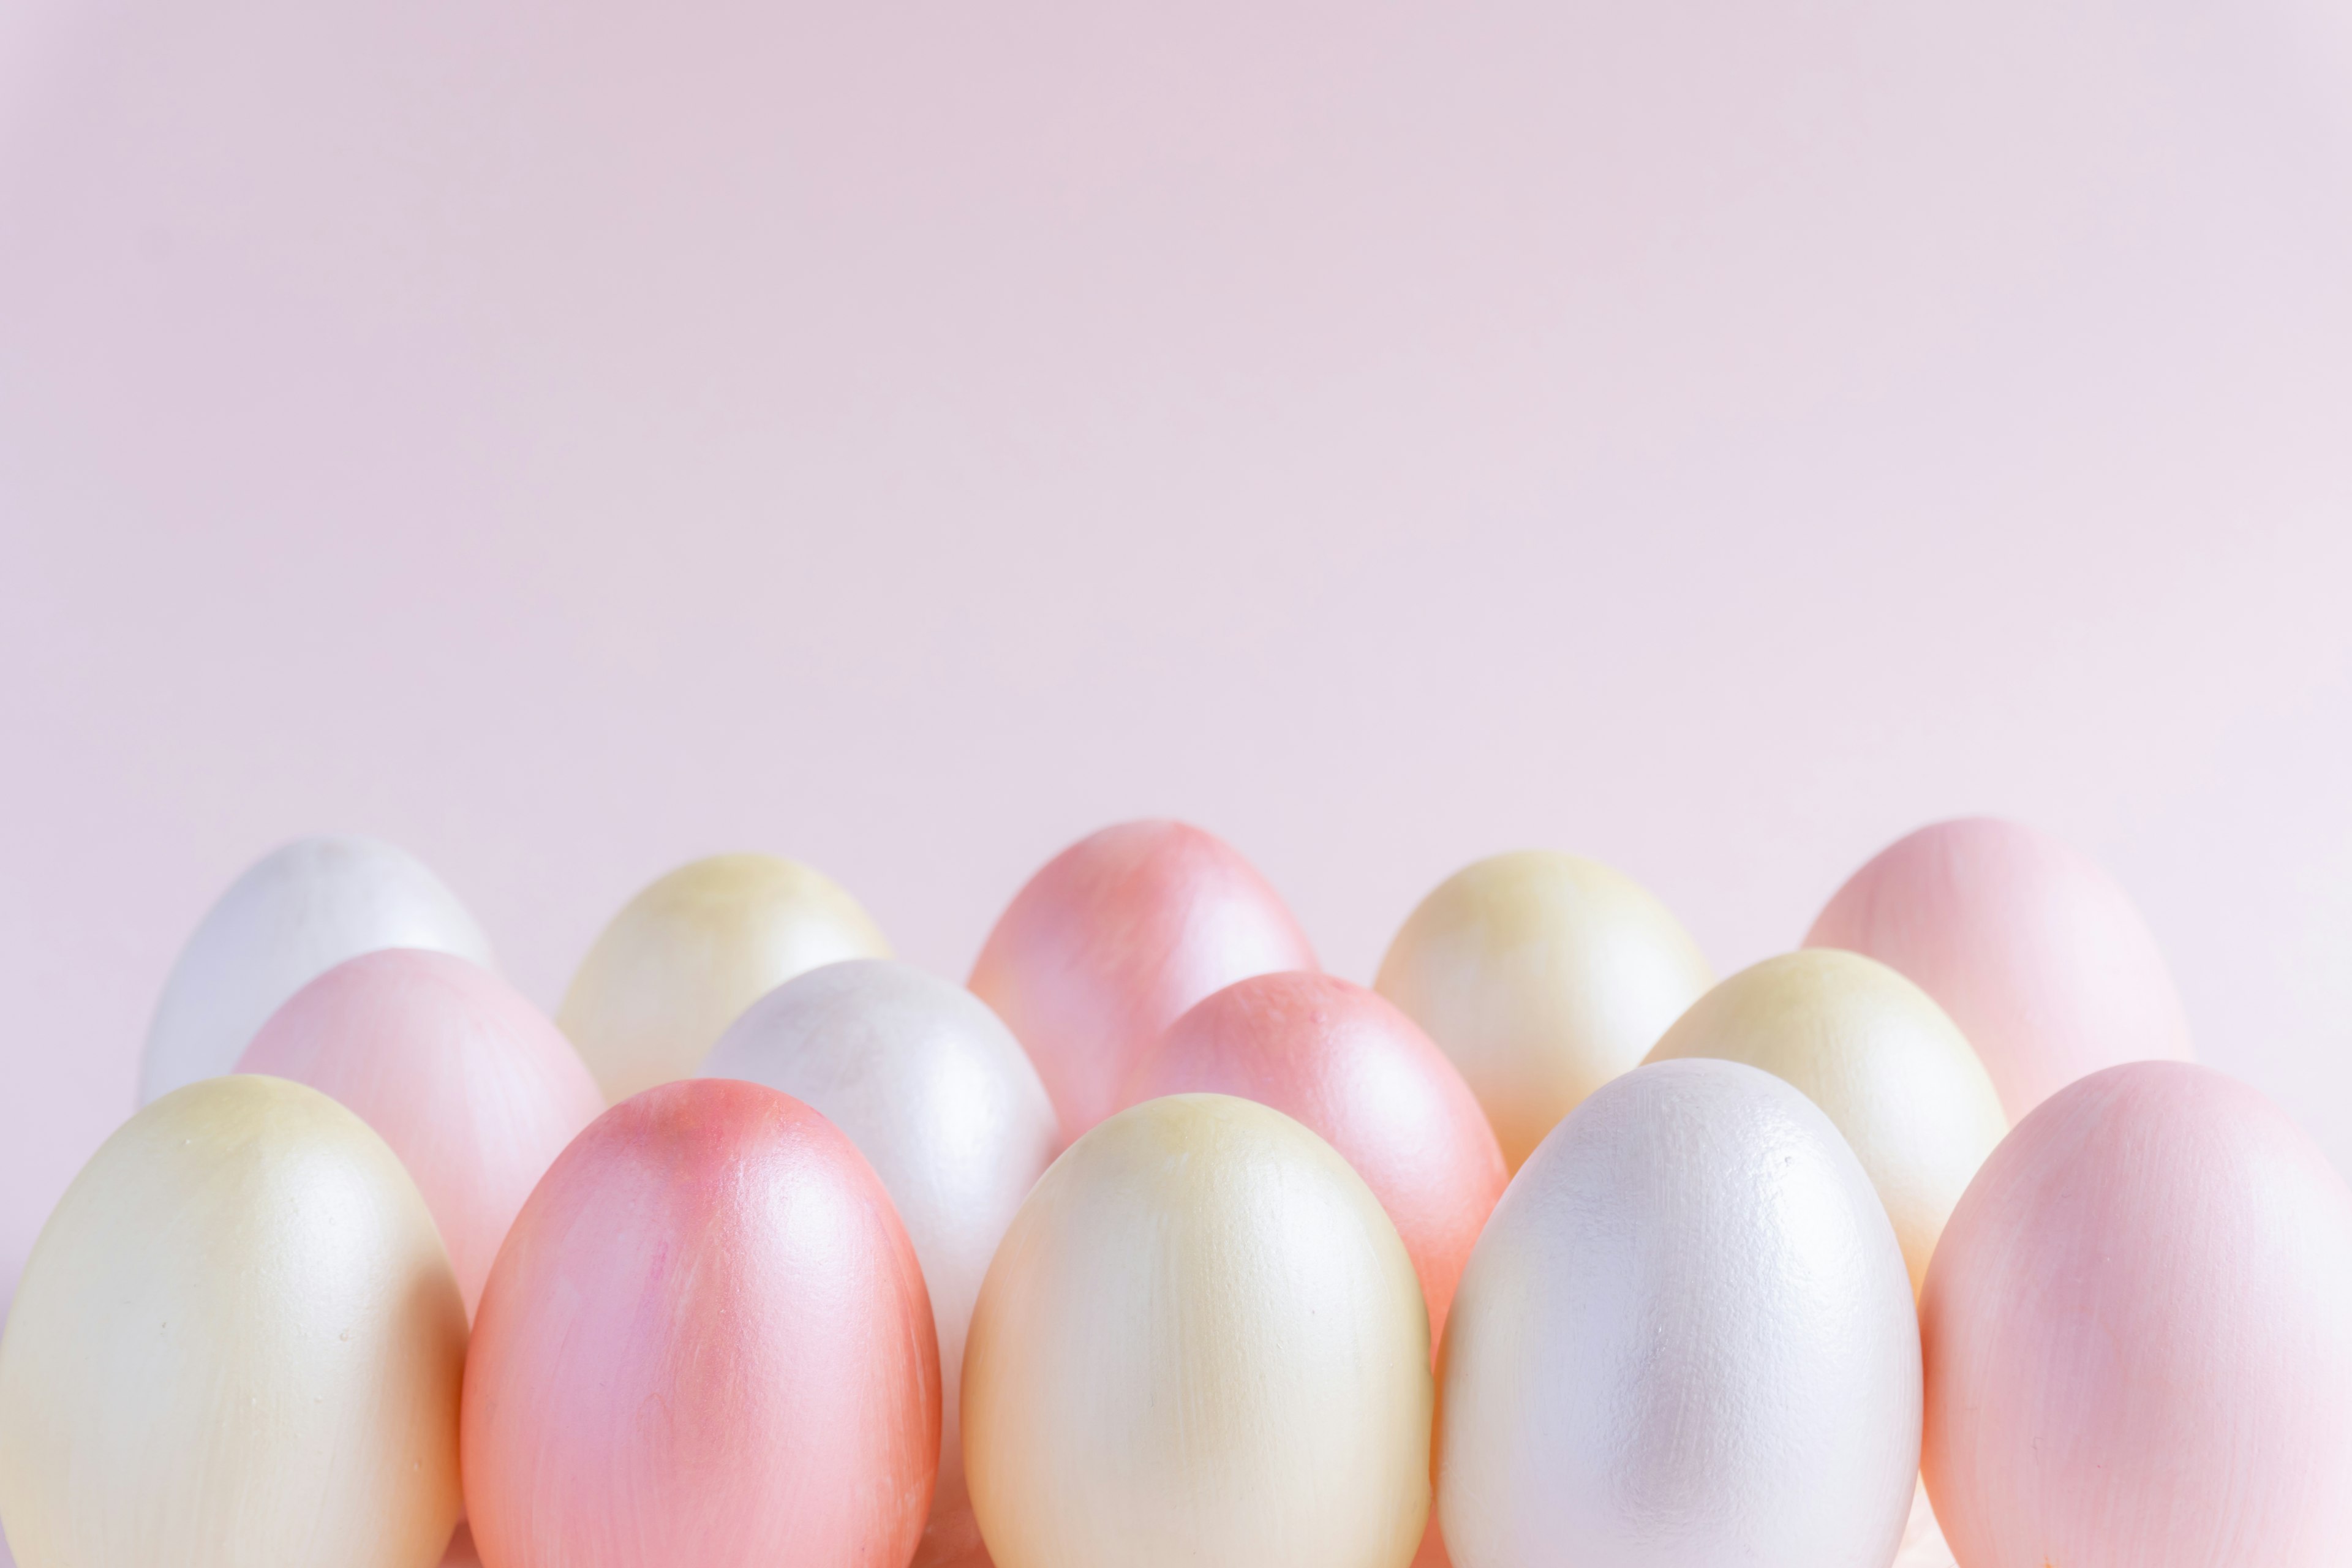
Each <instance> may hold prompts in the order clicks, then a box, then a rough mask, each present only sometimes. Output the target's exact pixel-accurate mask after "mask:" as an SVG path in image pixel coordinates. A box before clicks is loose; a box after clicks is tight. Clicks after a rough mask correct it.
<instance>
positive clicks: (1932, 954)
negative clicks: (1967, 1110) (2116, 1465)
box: [1805, 817, 2193, 1568]
mask: <svg viewBox="0 0 2352 1568" xmlns="http://www.w3.org/2000/svg"><path fill="white" fill-rule="evenodd" d="M1805 945H1806V946H1807V947H1836V948H1845V949H1849V950H1851V951H1853V952H1860V953H1865V954H1867V955H1868V956H1870V957H1872V958H1874V959H1877V960H1878V961H1879V962H1880V963H1885V964H1888V965H1890V966H1892V967H1893V968H1895V969H1897V970H1899V971H1901V972H1902V973H1904V974H1906V975H1908V976H1909V977H1910V978H1911V979H1912V980H1913V981H1915V982H1916V983H1917V984H1918V985H1919V987H1920V989H1922V990H1924V991H1926V992H1927V994H1928V995H1930V996H1932V997H1934V998H1935V999H1936V1002H1937V1005H1939V1006H1941V1007H1942V1008H1943V1009H1944V1011H1945V1012H1946V1013H1948V1014H1949V1015H1950V1016H1951V1019H1952V1022H1953V1023H1955V1024H1958V1026H1959V1027H1960V1033H1961V1034H1963V1035H1965V1036H1967V1037H1968V1040H1969V1045H1970V1046H1972V1047H1975V1050H1976V1053H1977V1056H1978V1057H1979V1058H1980V1059H1981V1060H1982V1061H1983V1062H1984V1065H1985V1070H1986V1071H1987V1072H1988V1073H1990V1074H1991V1076H1992V1082H1993V1088H1995V1089H1998V1090H1999V1091H2000V1102H2001V1106H2002V1109H2003V1110H2006V1111H2007V1112H2008V1113H2009V1119H2010V1120H2011V1121H2012V1122H2014V1121H2020V1120H2021V1119H2022V1118H2023V1117H2024V1115H2025V1113H2026V1112H2027V1111H2029V1110H2032V1109H2033V1108H2034V1107H2035V1106H2037V1105H2039V1104H2041V1103H2042V1100H2046V1099H2047V1098H2049V1097H2050V1096H2051V1095H2052V1094H2054V1093H2055V1092H2057V1091H2058V1090H2059V1089H2063V1088H2064V1087H2065V1086H2066V1085H2068V1084H2070V1083H2072V1082H2074V1080H2075V1079H2078V1078H2081V1077H2083V1076H2084V1074H2086V1073H2092V1072H2096V1071H2098V1070H2099V1069H2100V1068H2105V1067H2113V1066H2114V1065H2116V1063H2118V1062H2126V1061H2136V1060H2140V1059H2144V1058H2164V1059H2172V1060H2180V1061H2185V1060H2187V1059H2188V1058H2189V1057H2190V1056H2191V1055H2192V1054H2193V1053H2192V1052H2191V1050H2190V1048H2189V1021H2188V1016H2187V1015H2186V1014H2184V1013H2183V1012H2182V1010H2181V1006H2180V998H2179V994H2178V993H2176V992H2175V991H2174V990H2173V986H2172V977H2171V975H2170V974H2169V973H2168V972H2167V971H2166V968H2165V964H2164V955H2163V954H2162V953H2161V952H2159V951H2158V948H2157V945H2156V938H2155V937H2154V936H2153V935H2151V934H2150V933H2149V931H2148V929H2147V923H2146V922H2145V921H2142V920H2141V919H2140V916H2139V911H2138V910H2136V909H2134V908H2133V907H2132V903H2131V900H2129V899H2128V898H2126V896H2125V894H2124V891H2123V889H2121V888H2118V887H2117V886H2116V884H2115V882H2114V881H2113V880H2111V879H2109V878H2108V876H2107V875H2106V873H2105V872H2104V871H2102V870H2100V869H2099V868H2098V867H2097V866H2095V865H2094V864H2092V862H2091V861H2090V860H2088V859H2086V858H2084V857H2083V856H2081V855H2079V854H2077V853H2075V852H2074V850H2072V849H2070V848H2068V847H2066V846H2065V845H2063V844H2061V843H2059V842H2058V841H2057V840H2055V839H2053V838H2051V837H2046V836H2044V835H2042V834H2039V833H2036V832H2033V831H2032V829H2030V828H2025V827H2021V826H2018V825H2017V824H2015V823H2013V822H2000V821H1995V820H1993V819H1990V818H1986V817H1977V818H1971V819H1968V820H1963V821H1958V822H1940V823H1937V824H1936V825H1935V826H1931V827H1923V828H1921V829H1919V831H1917V832H1916V833H1914V834H1912V835H1910V836H1909V837H1906V838H1903V839H1900V840H1898V841H1897V842H1895V844H1894V845H1892V846H1890V847H1888V848H1886V849H1885V850H1883V851H1882V852H1880V854H1879V855H1878V856H1877V857H1876V858H1874V859H1873V860H1872V861H1871V862H1870V863H1869V864H1868V865H1866V866H1864V868H1862V869H1861V870H1859V871H1856V872H1855V873H1854V874H1853V877H1852V878H1851V879H1849V880H1848V881H1847V882H1846V884H1845V886H1843V888H1840V889H1838V890H1837V893H1836V895H1835V896H1834V897H1833V898H1832V899H1831V900H1830V901H1829V904H1828V907H1826V908H1825V909H1823V910H1822V912H1821V916H1820V918H1819V919H1817V920H1816V921H1813V929H1812V930H1811V931H1809V932H1807V933H1806V936H1805ZM2036 1568H2040V1565H2039V1564H2036Z"/></svg>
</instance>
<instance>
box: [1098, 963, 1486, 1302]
mask: <svg viewBox="0 0 2352 1568" xmlns="http://www.w3.org/2000/svg"><path fill="white" fill-rule="evenodd" d="M1195 1093H1211V1094H1231V1095H1238V1096H1240V1097H1241V1098H1243V1099H1244V1100H1256V1101H1257V1102H1258V1103H1259V1104H1261V1105H1270V1106H1272V1107H1273V1108H1274V1109H1275V1110H1279V1111H1281V1112H1282V1113H1283V1114H1284V1115H1286V1116H1287V1117H1289V1118H1291V1119H1292V1120H1293V1121H1297V1122H1299V1123H1301V1124H1302V1125H1304V1126H1305V1127H1306V1128H1307V1131H1310V1132H1313V1133H1315V1134H1316V1135H1318V1137H1320V1138H1321V1139H1322V1140H1323V1141H1324V1142H1327V1143H1328V1144H1330V1145H1331V1147H1332V1148H1334V1149H1337V1150H1338V1151H1339V1154H1340V1157H1341V1158H1343V1159H1345V1160H1346V1161H1347V1162H1348V1163H1349V1164H1350V1165H1353V1166H1354V1167H1355V1168H1356V1173H1357V1174H1358V1175H1360V1176H1361V1177H1363V1178H1364V1184H1365V1185H1366V1186H1368V1187H1370V1188H1371V1190H1372V1195H1373V1196H1374V1197H1376V1198H1378V1199H1379V1200H1380V1204H1381V1207H1382V1208H1383V1209H1386V1210H1387V1211H1388V1216H1389V1219H1390V1221H1391V1223H1393V1224H1394V1225H1395V1226H1396V1227H1397V1234H1398V1235H1399V1236H1401V1237H1403V1238H1404V1246H1405V1250H1406V1251H1407V1252H1408V1253H1410V1254H1411V1255H1412V1267H1413V1272H1414V1273H1415V1274H1417V1275H1418V1276H1419V1277H1420V1279H1421V1289H1422V1297H1423V1300H1424V1301H1426V1302H1427V1304H1428V1307H1429V1338H1430V1343H1431V1344H1432V1345H1435V1344H1437V1343H1438V1342H1440V1340H1441V1339H1442V1337H1443V1336H1444V1331H1445V1310H1446V1308H1447V1307H1448V1306H1450V1305H1452V1303H1453V1300H1454V1281H1456V1280H1457V1279H1460V1278H1461V1277H1462V1266H1463V1265H1464V1264H1465V1263H1466V1262H1468V1261H1469V1258H1470V1248H1471V1247H1472V1245H1473V1244H1475V1242H1476V1241H1477V1239H1478V1231H1479V1228H1480V1227H1481V1226H1484V1225H1485V1224H1486V1215H1488V1214H1489V1213H1490V1212H1492V1211H1493V1209H1494V1207H1495V1201H1496V1199H1497V1198H1499V1197H1501V1196H1502V1195H1503V1188H1504V1186H1505V1184H1507V1182H1508V1181H1509V1179H1510V1177H1509V1174H1508V1173H1507V1172H1506V1171H1505V1170H1504V1169H1503V1152H1502V1149H1501V1148H1500V1147H1499V1146H1498V1145H1497V1144H1496V1142H1495V1131H1494V1129H1493V1128H1491V1127H1489V1126H1488V1125H1487V1124H1486V1112H1484V1111H1483V1110H1480V1109H1479V1108H1478V1100H1477V1097H1476V1096H1475V1095H1474V1094H1472V1093H1471V1092H1470V1086H1469V1085H1468V1084H1466V1083H1465V1082H1463V1081H1462V1075H1461V1073H1460V1072H1458V1071H1456V1070H1455V1068H1454V1064H1453V1063H1452V1062H1451V1061H1449V1060H1447V1059H1446V1056H1445V1053H1444V1052H1443V1051H1441V1050H1439V1049H1438V1048H1437V1047H1436V1046H1435V1045H1433V1044H1432V1043H1431V1041H1430V1038H1429V1037H1428V1036H1427V1035H1425V1034H1423V1033H1422V1031H1421V1027H1420V1026H1419V1025H1417V1024H1415V1023H1414V1022H1413V1021H1412V1019H1410V1018H1408V1017H1406V1016H1404V1014H1403V1013H1402V1012H1400V1011H1399V1010H1398V1009H1397V1007H1396V1006H1395V1005H1394V1004H1392V1003H1391V1002H1390V1001H1389V1000H1388V999H1387V998H1386V997H1384V996H1381V994H1379V993H1377V992H1374V991H1368V990H1366V989H1365V988H1364V987H1363V986H1360V985H1351V984H1349V983H1348V982H1347V981H1345V980H1340V979H1337V978H1335V977H1333V976H1331V975H1328V974H1301V973H1291V974H1261V975H1257V976H1255V977H1253V978H1251V979H1248V980H1244V981H1240V982H1238V983H1236V984H1232V985H1228V986H1226V987H1225V988H1224V989H1223V990H1222V991H1220V992H1218V993H1217V994H1214V995H1213V996H1211V997H1209V998H1207V999H1206V1000H1205V1001H1203V1002H1202V1003H1201V1004H1200V1005H1197V1006H1195V1007H1193V1008H1192V1010H1191V1011H1190V1012H1188V1013H1186V1014H1185V1015H1184V1016H1182V1017H1181V1018H1179V1019H1177V1020H1176V1022H1175V1023H1174V1024H1173V1025H1172V1026H1170V1028H1169V1030H1168V1032H1167V1033H1166V1034H1165V1035H1163V1036H1162V1037H1160V1043H1159V1045H1158V1046H1156V1047H1154V1048H1153V1049H1152V1050H1151V1051H1150V1053H1148V1054H1147V1055H1146V1056H1145V1057H1144V1058H1143V1059H1142V1060H1141V1061H1139V1062H1138V1063H1137V1064H1136V1067H1135V1069H1134V1070H1133V1071H1132V1072H1131V1073H1129V1076H1128V1080H1127V1089H1126V1092H1125V1093H1124V1094H1123V1095H1122V1096H1121V1100H1120V1102H1121V1104H1123V1105H1136V1104H1139V1103H1141V1102H1142V1101H1144V1100H1156V1099H1158V1098H1160V1096H1161V1095H1168V1094H1195Z"/></svg>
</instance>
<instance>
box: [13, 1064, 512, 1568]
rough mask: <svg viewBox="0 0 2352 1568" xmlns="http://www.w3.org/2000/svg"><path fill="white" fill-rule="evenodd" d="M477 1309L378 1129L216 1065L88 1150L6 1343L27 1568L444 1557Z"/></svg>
mask: <svg viewBox="0 0 2352 1568" xmlns="http://www.w3.org/2000/svg"><path fill="white" fill-rule="evenodd" d="M465 1358H466V1309H465V1305H464V1303H463V1302H462V1301H461V1300H459V1298H458V1294H457V1279H456V1277H455V1276H454V1275H453V1274H452V1273H451V1271H450V1268H449V1258H448V1255H447V1254H446V1252H445V1251H444V1250H443V1249H442V1246H441V1238H440V1237H439V1236H438V1235H437V1234H436V1232H435V1230H434V1228H433V1218H432V1215H430V1214H429V1213H428V1212H427V1211H426V1209H425V1200H424V1199H423V1197H421V1196H420V1195H418V1194H417V1191H416V1188H415V1184H413V1183H412V1182H410V1180H409V1179H408V1175H407V1173H406V1172H404V1170H402V1168H401V1165H400V1162H399V1160H398V1159H397V1158H395V1157H394V1154H393V1152H392V1151H391V1150H390V1149H389V1148H387V1147H386V1146H385V1144H384V1142H383V1140H382V1139H381V1138H379V1137H377V1136H376V1135H375V1133H373V1131H369V1129H368V1127H367V1124H366V1123H365V1122H363V1121H361V1120H360V1119H359V1118H358V1117H357V1116H354V1115H353V1114H352V1112H350V1111H348V1110H344V1109H343V1108H342V1107H341V1106H340V1105H338V1104H336V1103H335V1102H334V1101H333V1100H330V1099H328V1098H327V1097H326V1096H325V1095H323V1094H320V1092H318V1091H317V1090H316V1089H305V1088H303V1087H302V1086H300V1085H299V1084H293V1083H289V1082H286V1081H284V1080H283V1079H273V1078H257V1077H232V1078H215V1079H206V1080H205V1081H204V1082H202V1083H197V1084H194V1085H191V1086H190V1087H188V1088H186V1089H179V1090H177V1091H175V1092H173V1093H172V1094H169V1095H166V1096H164V1097H163V1099H161V1100H157V1101H155V1103H153V1104H152V1105H150V1106H148V1107H147V1108H146V1109H145V1110H142V1111H141V1112H140V1113H139V1114H138V1115H136V1116H134V1117H132V1118H131V1120H130V1121H128V1122H126V1123H125V1124H124V1125H123V1126H122V1127H121V1129H120V1130H119V1131H116V1132H115V1134H114V1135H113V1136H112V1137H111V1138H110V1139H108V1140H107V1141H106V1142H105V1143H104V1144H103V1145H102V1146H100V1149H99V1151H98V1152H97V1153H96V1154H95V1155H93V1156H91V1158H90V1162H89V1164H87V1165H85V1166H84V1167H83V1168H82V1171H81V1173H80V1174H79V1175H78V1176H77V1177H75V1178H74V1182H73V1184H72V1185H71V1186H70V1187H68V1189H67V1191H66V1195H65V1197H64V1198H63V1199H62V1200H61V1201H60V1202H59V1203H58V1207H57V1210H56V1212H55V1213H53V1214H52V1215H50V1216H49V1221H48V1224H47V1226H44V1227H43V1229H42V1231H41V1236H40V1239H39V1241H38V1242H37V1243H36V1244H35V1246H34V1248H33V1254H32V1257H31V1258H30V1259H28V1260H27V1262H26V1266H25V1275H24V1279H23V1280H22V1282H21V1283H20V1284H19V1286H18V1287H17V1291H16V1303H15V1306H14V1307H13V1308H12V1309H11V1310H10V1312H9V1316H8V1326H7V1331H6V1332H5V1335H0V1522H5V1526H6V1530H7V1536H8V1543H9V1545H10V1547H11V1548H12V1549H13V1550H14V1551H15V1552H16V1563H17V1568H261V1565H264V1564H266V1565H268V1568H427V1565H429V1564H432V1563H436V1562H437V1561H438V1560H439V1558H440V1556H441V1551H442V1548H443V1546H444V1545H445V1544H446V1542H447V1541H448V1538H449V1532H450V1531H451V1529H452V1528H453V1527H454V1526H455V1525H456V1523H457V1514H458V1479H457V1407H458V1406H457V1402H458V1391H459V1384H460V1381H461V1379H462V1377H463V1375H464V1370H465Z"/></svg>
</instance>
